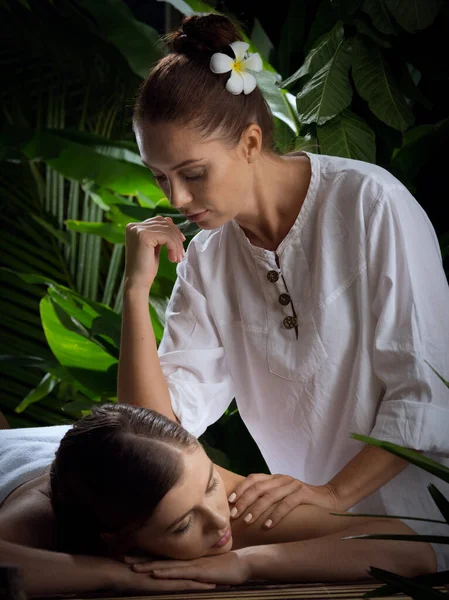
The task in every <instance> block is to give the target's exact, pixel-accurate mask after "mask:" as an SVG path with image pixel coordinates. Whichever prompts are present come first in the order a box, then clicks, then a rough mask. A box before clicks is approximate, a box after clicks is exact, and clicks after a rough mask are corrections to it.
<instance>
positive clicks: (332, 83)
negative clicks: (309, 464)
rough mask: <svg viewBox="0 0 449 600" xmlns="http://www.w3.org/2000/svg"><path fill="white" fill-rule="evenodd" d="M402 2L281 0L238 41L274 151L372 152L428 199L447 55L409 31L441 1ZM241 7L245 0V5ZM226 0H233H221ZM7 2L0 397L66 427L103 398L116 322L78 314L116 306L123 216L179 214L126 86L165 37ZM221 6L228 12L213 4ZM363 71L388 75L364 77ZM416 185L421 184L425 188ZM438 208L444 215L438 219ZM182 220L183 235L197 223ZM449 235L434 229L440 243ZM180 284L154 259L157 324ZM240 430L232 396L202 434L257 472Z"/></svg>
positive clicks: (26, 417) (16, 411)
mask: <svg viewBox="0 0 449 600" xmlns="http://www.w3.org/2000/svg"><path fill="white" fill-rule="evenodd" d="M408 1H409V0H379V2H378V1H377V0H375V1H374V0H332V1H331V0H307V2H306V1H305V2H302V3H297V2H295V0H292V1H291V2H290V8H289V11H288V13H287V15H286V19H285V22H284V23H283V25H282V35H281V39H280V41H279V43H278V44H274V43H273V42H272V41H271V40H270V38H269V36H268V35H267V33H266V32H265V30H264V27H263V20H264V19H263V18H262V15H261V18H260V19H259V18H256V19H254V23H253V27H247V35H246V36H245V39H247V40H248V41H249V42H250V43H251V50H252V51H259V52H260V53H261V55H262V57H263V59H264V72H263V73H262V74H261V75H260V76H259V78H258V83H259V86H260V88H261V89H262V91H263V93H264V95H265V98H266V99H267V102H268V103H269V105H270V107H271V109H272V111H273V115H274V120H275V128H276V144H277V147H278V148H279V149H280V150H282V151H288V150H292V149H294V148H295V147H296V148H297V149H301V148H303V149H307V150H310V151H312V152H322V153H328V154H336V155H339V156H345V157H350V158H359V159H363V160H368V161H372V162H377V163H378V164H380V165H382V166H385V167H387V168H388V169H390V170H391V171H393V172H394V173H395V174H397V175H398V177H399V178H400V179H401V180H402V181H403V182H404V183H405V184H406V185H408V187H409V188H410V189H412V191H416V193H417V196H418V199H420V200H421V202H422V203H423V205H424V206H425V204H426V197H427V190H428V189H429V186H431V185H432V182H433V181H434V180H435V168H434V164H433V163H432V160H435V155H437V158H436V160H440V161H441V160H442V159H441V158H438V157H440V154H441V153H442V149H444V147H445V146H444V144H446V145H447V141H445V140H446V139H447V138H448V137H449V136H447V130H448V127H449V120H448V119H447V118H446V117H447V107H446V105H445V104H444V103H442V102H441V99H439V94H440V89H442V87H443V85H444V81H445V77H446V75H445V73H446V71H445V68H446V67H445V62H444V61H442V60H440V62H439V63H437V65H436V66H435V64H436V59H437V58H438V56H433V57H432V58H431V60H426V59H425V58H424V57H423V56H422V53H420V52H417V50H416V48H417V46H419V43H417V41H416V40H418V39H419V40H423V39H425V40H427V43H428V44H429V43H430V42H429V39H431V40H436V41H437V42H438V40H443V39H445V38H446V33H445V32H446V30H445V27H447V25H445V23H446V21H448V22H449V20H445V19H444V16H445V15H447V11H448V7H447V6H446V5H444V4H443V3H441V2H440V1H439V0H431V1H430V2H427V0H413V2H414V5H415V9H416V10H415V12H414V15H417V17H413V18H412V15H411V13H410V14H408V13H407V14H406V12H407V11H405V12H404V6H405V3H406V2H408ZM100 4H101V6H100ZM170 4H171V5H172V6H173V7H175V8H176V9H177V10H179V11H180V12H182V13H184V14H189V13H192V12H195V11H201V12H207V11H212V10H214V8H212V7H211V6H209V4H205V3H202V2H199V1H198V0H188V1H184V0H183V1H182V2H181V1H179V0H172V1H171V2H170ZM237 4H238V6H237ZM237 4H236V7H235V9H236V10H239V6H240V5H243V4H244V3H237ZM227 5H228V6H229V7H231V8H232V5H233V2H232V0H228V3H227ZM300 5H301V6H300ZM5 6H7V7H8V8H9V10H6V9H5V8H0V10H3V13H4V17H5V18H4V19H2V20H0V21H1V25H0V32H1V33H2V37H3V39H4V40H6V45H5V47H6V50H5V55H4V56H5V59H4V63H3V64H4V65H5V69H4V80H5V82H6V84H7V88H8V92H7V93H6V94H5V95H4V96H3V97H2V101H1V106H2V116H3V124H2V125H3V126H2V130H1V133H0V148H1V162H0V189H1V191H2V208H3V209H4V214H5V220H4V226H3V230H2V235H3V238H4V241H5V252H4V257H3V267H4V269H3V270H2V271H1V272H0V275H1V277H2V279H3V282H4V286H3V287H4V289H7V294H6V297H5V300H4V303H3V306H4V309H3V319H2V320H3V327H4V329H5V333H4V335H3V338H2V348H1V354H2V355H3V359H2V362H1V363H0V368H1V369H2V374H3V376H4V386H3V391H2V392H1V393H2V395H1V396H0V409H1V410H3V411H4V412H5V413H6V414H7V416H8V419H9V420H10V421H11V423H12V425H13V426H20V425H31V424H44V423H61V422H67V421H70V420H72V419H73V418H76V417H78V416H80V415H81V414H83V412H85V411H86V410H89V407H90V406H91V405H92V402H101V401H111V400H114V398H115V390H114V387H115V368H116V358H117V348H118V346H117V335H116V333H117V330H118V329H119V328H118V327H117V326H116V327H115V337H114V336H113V337H111V336H108V334H107V333H106V331H104V330H103V329H101V327H104V326H105V319H103V321H101V319H100V315H99V314H98V315H97V316H96V317H95V318H96V319H97V320H95V319H94V321H92V322H91V320H89V319H91V317H92V314H91V311H92V310H94V311H100V309H101V310H102V311H107V310H108V308H109V310H112V312H114V313H115V314H116V316H117V318H119V314H120V311H121V290H122V287H121V282H122V271H123V259H124V248H123V241H124V228H125V225H126V223H128V222H130V221H136V220H142V219H145V218H149V217H150V216H152V215H154V214H155V212H158V211H159V212H161V211H162V212H164V213H167V214H171V215H173V216H174V214H173V211H172V210H171V209H170V207H169V205H168V204H167V202H166V201H165V200H164V199H163V198H162V194H161V192H160V190H159V188H158V187H157V186H156V185H155V182H154V181H153V179H152V177H151V174H150V173H149V172H148V170H146V169H144V168H143V166H142V164H141V162H140V157H139V155H138V151H137V148H136V145H135V143H134V140H133V139H132V132H131V128H130V112H131V111H130V106H131V105H132V99H133V95H134V93H135V90H136V89H137V87H138V85H139V84H140V82H141V81H142V78H143V77H144V76H145V74H146V71H147V68H148V67H149V66H150V64H151V62H152V61H154V60H156V59H157V58H158V57H159V56H161V54H162V53H163V52H164V48H163V47H162V46H161V45H160V44H159V41H158V36H157V33H156V31H155V29H153V28H152V27H150V26H149V25H147V24H144V23H142V22H140V21H138V20H137V19H136V18H135V17H134V16H133V14H132V13H131V11H130V10H129V8H127V5H126V4H125V2H124V1H123V0H107V1H105V2H102V3H98V2H96V1H95V0H61V1H60V2H58V3H57V4H56V3H53V2H50V1H49V0H29V2H24V1H19V0H4V1H3V3H2V7H5ZM155 6H157V7H159V6H161V7H162V6H163V5H162V3H161V4H160V5H159V3H156V4H155ZM220 9H221V10H224V11H226V10H227V8H226V5H225V3H223V2H221V3H220ZM262 9H263V7H262V3H261V4H260V7H259V6H258V7H257V10H261V11H262ZM237 16H238V15H237ZM440 17H443V18H440ZM265 22H266V21H265ZM301 32H302V33H301ZM426 32H428V33H426ZM118 33H119V34H118ZM423 36H427V37H425V38H423ZM17 38H20V39H23V40H24V43H23V44H22V45H18V44H17V41H16V40H17ZM435 54H437V53H436V52H435ZM17 65H20V68H19V71H18V70H17ZM297 67H299V69H298V68H297ZM368 70H371V71H373V72H376V73H377V74H379V75H382V77H376V78H374V79H372V80H367V79H366V77H365V75H366V73H367V72H368ZM292 72H293V75H291V73H292ZM429 82H430V83H429ZM431 116H432V119H431V118H430V117H431ZM413 119H414V120H415V123H416V126H412V121H413ZM437 147H438V152H437V151H436V150H435V148H437ZM420 189H423V190H425V192H426V194H425V195H424V193H422V194H421V197H420ZM440 205H441V203H436V202H435V203H434V204H433V205H432V206H434V207H437V209H436V210H440V208H439V207H440ZM438 214H439V213H433V216H434V217H435V215H436V217H435V218H434V221H435V223H436V224H437V225H438V227H440V224H441V223H443V224H444V223H445V221H444V219H443V218H439V216H438ZM431 216H432V214H431ZM178 219H179V217H178ZM178 223H179V225H180V226H181V227H183V228H185V231H184V232H185V233H186V235H187V234H188V235H187V237H188V238H190V237H191V236H192V235H193V234H194V232H195V231H194V229H192V228H190V229H189V228H188V226H187V224H186V223H182V222H181V220H180V219H179V220H178ZM189 227H190V226H189ZM446 229H447V228H446ZM443 233H444V232H443ZM447 247H448V244H447V236H446V237H442V250H443V252H445V251H446V252H447ZM17 273H18V274H20V275H19V276H18V275H17ZM24 274H25V275H24ZM31 275H32V276H31ZM174 281H175V268H174V266H173V265H172V264H171V263H169V262H168V260H166V257H165V255H163V261H162V264H161V268H160V271H159V274H158V277H157V280H156V283H155V286H154V289H153V293H152V300H151V305H150V306H149V310H150V313H151V317H152V319H153V324H154V326H155V329H156V335H157V336H158V337H160V336H161V334H162V330H163V324H164V321H163V319H164V309H165V306H166V303H167V299H168V297H169V296H170V293H171V289H172V287H173V284H174ZM63 300H64V302H63ZM89 303H94V305H92V304H89ZM63 304H64V306H62V305H63ZM109 314H110V313H109V312H108V315H109ZM67 315H68V316H67ZM111 318H112V317H111ZM50 321H51V323H52V325H51V327H50V325H48V323H49V322H50ZM99 327H100V329H98V328H99ZM44 331H45V335H44ZM74 336H78V337H74ZM65 337H66V338H67V340H68V339H69V338H70V339H73V340H77V341H79V343H80V344H82V347H83V348H84V349H85V352H87V355H86V357H88V360H86V361H85V362H84V363H83V365H84V366H83V365H79V364H78V363H77V360H78V357H76V356H71V353H72V352H73V353H74V354H76V352H77V350H75V349H74V346H73V345H72V347H71V349H69V350H68V349H67V347H63V346H64V345H63V342H64V341H65V340H64V338H65ZM106 342H107V343H106ZM86 366H88V367H89V368H88V369H86V368H85V367H86ZM86 370H87V371H89V370H90V371H91V372H92V373H91V375H92V376H91V377H88V374H87V373H86ZM97 376H98V377H97ZM100 381H102V382H103V384H104V385H102V387H101V389H98V387H97V385H96V384H97V383H99V382H100ZM230 431H233V432H235V435H237V436H238V438H239V440H240V441H241V444H244V443H246V441H243V440H247V441H248V444H249V446H248V451H247V452H246V454H247V456H248V457H250V458H249V459H248V460H247V462H246V463H245V466H241V465H242V462H241V461H242V459H241V456H236V455H235V447H236V445H235V444H234V446H233V447H230V446H229V445H228V443H229V442H228V440H229V435H227V433H229V432H230ZM245 436H246V434H245V433H244V426H243V425H242V423H241V421H240V420H239V416H238V411H237V410H236V409H235V407H234V406H232V407H231V408H230V409H229V411H228V412H227V414H226V415H224V417H223V418H222V419H221V420H220V422H219V423H218V424H217V425H216V426H213V427H211V428H209V430H208V432H207V434H206V440H208V441H209V443H210V445H211V446H214V447H219V448H221V449H222V450H224V451H225V453H226V455H227V456H228V457H229V456H231V455H232V456H233V459H232V460H233V468H237V470H240V471H247V470H248V471H249V470H263V469H266V466H265V465H264V463H263V461H261V458H260V454H259V453H258V452H257V450H256V448H255V446H254V445H251V440H250V439H249V438H248V437H245ZM233 453H234V454H233ZM240 454H243V453H240ZM239 461H240V462H239ZM236 464H239V465H240V466H239V467H236V466H235V465H236Z"/></svg>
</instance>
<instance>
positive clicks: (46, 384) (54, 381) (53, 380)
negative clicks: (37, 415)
mask: <svg viewBox="0 0 449 600" xmlns="http://www.w3.org/2000/svg"><path fill="white" fill-rule="evenodd" d="M60 381H61V380H60V379H59V377H55V376H54V375H52V374H51V373H46V374H45V375H44V376H43V378H42V380H41V382H40V383H39V385H38V386H37V387H36V388H34V390H31V392H29V394H27V395H26V396H25V398H24V399H23V400H22V402H21V403H20V404H19V405H18V406H16V412H17V413H21V412H23V411H24V410H25V409H26V408H28V406H30V404H34V402H39V400H42V398H45V396H48V394H50V393H51V392H52V391H53V390H54V388H55V387H56V386H57V385H58V383H59V382H60Z"/></svg>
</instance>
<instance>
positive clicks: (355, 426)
mask: <svg viewBox="0 0 449 600" xmlns="http://www.w3.org/2000/svg"><path fill="white" fill-rule="evenodd" d="M307 156H308V157H309V159H310V161H311V167H312V177H311V182H310V186H309V190H308V192H307V196H306V198H305V201H304V203H303V206H302V208H301V211H300V212H299V215H298V218H297V219H296V222H295V223H294V225H293V227H292V228H291V230H290V231H289V233H288V234H287V236H286V237H285V239H284V240H283V241H282V242H281V244H280V245H279V247H278V249H277V251H276V253H275V252H272V251H268V250H264V249H262V248H258V247H255V246H253V245H252V244H251V243H250V242H249V240H248V239H247V238H246V236H245V235H244V233H243V231H242V230H241V229H240V227H239V226H238V225H237V224H236V223H235V222H234V221H231V222H230V223H228V224H226V225H224V226H223V227H221V228H219V229H216V230H213V231H202V232H200V233H199V234H198V235H197V236H196V237H195V238H194V239H193V240H192V242H191V243H190V245H189V248H188V252H187V255H186V258H185V259H184V260H183V261H182V262H181V263H180V264H179V265H178V279H177V282H176V284H175V287H174V290H173V294H172V297H171V300H170V302H169V305H168V308H167V323H166V329H165V334H164V338H163V340H162V342H161V344H160V347H159V355H160V360H161V365H162V370H163V372H164V375H165V377H166V379H167V381H168V385H169V388H170V394H171V399H172V405H173V410H174V412H175V414H176V415H177V416H178V418H179V419H180V421H181V423H182V424H183V425H184V427H186V428H187V429H188V430H189V431H191V432H192V433H194V434H195V435H197V436H199V435H200V434H202V433H203V432H204V431H205V429H206V428H207V426H208V425H210V424H211V423H213V422H215V421H216V420H217V419H218V418H219V417H220V416H221V415H222V414H223V413H224V411H225V410H226V408H227V407H228V405H229V404H230V402H231V400H232V399H233V398H234V397H235V398H236V401H237V405H238V408H239V411H240V414H241V416H242V419H243V420H244V422H245V424H246V426H247V427H248V429H249V431H250V433H251V435H252V436H253V438H254V439H255V441H256V443H257V445H258V446H259V448H260V450H261V452H262V454H263V456H264V458H265V460H266V462H267V464H268V467H269V468H270V470H271V472H273V473H284V474H289V475H291V476H293V477H296V478H297V479H300V480H302V481H305V482H307V483H309V484H313V485H319V484H324V483H326V482H327V481H329V480H330V479H331V478H332V477H333V476H334V475H335V474H336V473H338V472H339V471H340V470H341V469H342V468H343V467H344V466H345V465H346V463H347V462H348V461H349V460H350V459H351V458H352V457H354V456H355V455H356V454H357V453H358V452H359V451H360V450H361V448H362V445H361V444H360V443H359V442H357V441H355V440H352V439H350V435H351V433H352V432H357V433H363V434H368V435H371V436H373V437H376V438H379V439H383V440H388V441H391V442H394V443H397V444H400V445H403V446H408V447H411V448H416V449H419V450H422V451H425V452H426V453H428V455H429V456H432V455H435V454H437V455H439V456H438V457H437V459H438V460H440V461H442V460H445V461H446V462H447V463H448V464H449V461H447V459H444V458H443V459H442V458H441V455H442V454H444V455H446V456H449V391H448V389H447V388H446V387H445V386H444V385H443V383H442V382H441V381H440V380H439V379H438V377H437V376H436V375H435V374H434V373H433V372H432V370H431V368H430V367H429V366H428V364H427V362H428V363H430V365H432V366H433V367H434V368H435V369H436V370H437V371H438V372H440V373H441V374H442V375H443V376H446V378H448V377H449V288H448V285H447V281H446V277H445V274H444V271H443V268H442V262H441V255H440V250H439V246H438V241H437V238H436V236H435V232H434V230H433V228H432V225H431V223H430V221H429V220H428V218H427V216H426V214H425V212H424V211H423V209H422V208H421V207H420V206H419V204H418V203H417V202H416V200H415V199H414V198H413V197H412V196H411V194H410V193H409V192H408V191H407V189H406V188H405V187H404V186H403V185H402V184H401V183H400V182H399V181H398V180H397V179H396V178H394V177H393V176H392V175H391V174H389V173H388V172H387V171H385V170H384V169H382V168H380V167H377V166H375V165H372V164H368V163H364V162H360V161H354V160H347V159H342V158H335V157H329V156H320V155H315V154H307ZM276 254H277V256H278V258H279V263H280V269H279V268H278V267H277V265H276V260H275V259H276ZM272 271H275V272H276V273H277V274H278V275H280V274H282V276H283V278H284V280H285V283H286V285H287V287H288V292H289V294H290V296H291V298H292V301H293V305H294V307H295V310H296V313H297V317H298V340H297V339H296V335H295V329H294V328H292V329H287V328H286V327H285V325H284V318H285V317H287V316H290V315H292V308H291V306H290V305H287V306H284V305H282V304H281V303H280V302H279V296H280V294H283V293H286V291H287V290H286V289H285V286H284V283H283V280H282V277H279V279H278V280H277V281H275V282H274V281H270V280H269V278H268V277H267V275H268V273H270V272H272ZM270 278H271V279H276V276H274V277H273V274H272V273H271V275H270ZM426 361H427V362H426ZM430 480H431V479H430V476H429V477H428V476H427V475H426V474H423V473H422V472H421V471H420V470H419V469H417V468H416V467H408V468H407V469H406V470H405V471H404V472H403V473H401V474H400V475H399V476H398V477H396V478H395V479H394V480H393V481H392V482H390V483H389V484H387V485H385V486H384V487H383V488H382V489H381V490H380V491H378V492H376V493H374V494H372V495H371V496H370V497H369V498H368V499H367V500H365V501H364V502H363V503H361V504H359V505H357V506H356V507H355V510H357V511H359V510H364V511H365V510H366V511H369V512H373V511H375V512H381V513H385V512H389V513H390V514H406V515H410V516H433V518H439V517H440V518H441V516H440V515H439V513H438V512H437V510H436V508H434V505H433V502H432V500H431V499H430V496H429V494H428V492H427V490H426V483H427V482H428V481H430ZM437 485H438V487H439V488H440V489H441V490H442V491H447V492H449V485H445V484H442V483H439V482H438V483H437ZM418 513H419V514H418ZM423 513H424V514H423ZM410 525H411V526H413V527H414V528H415V529H416V530H420V531H429V530H430V529H429V527H428V526H427V524H424V525H422V524H421V525H420V524H419V522H417V523H415V524H412V523H411V522H410ZM420 527H421V529H420ZM423 527H424V529H423ZM447 529H449V528H447ZM446 533H449V532H448V531H446ZM443 548H444V547H443V546H440V547H439V549H440V550H442V549H443ZM446 551H447V548H446ZM441 565H442V563H441V561H440V567H441Z"/></svg>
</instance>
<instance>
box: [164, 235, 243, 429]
mask: <svg viewBox="0 0 449 600" xmlns="http://www.w3.org/2000/svg"><path fill="white" fill-rule="evenodd" d="M177 274H178V277H177V280H176V283H175V286H174V288H173V292H172V296H171V298H170V301H169V303H168V307H167V312H166V324H165V330H164V336H163V339H162V341H161V343H160V345H159V350H158V352H159V359H160V363H161V367H162V372H163V374H164V376H165V378H166V380H167V383H168V387H169V391H170V397H171V402H172V408H173V412H174V413H175V415H176V416H177V417H178V419H179V420H180V422H181V424H182V425H183V427H185V428H186V429H187V430H188V431H190V432H191V433H192V434H193V435H195V436H197V437H198V436H200V435H201V434H202V433H204V431H205V430H206V428H207V427H208V425H210V424H212V423H214V422H215V421H216V420H217V419H219V418H220V417H221V415H222V414H223V413H224V412H225V411H226V409H227V407H228V406H229V404H230V403H231V401H232V399H233V397H234V384H233V381H232V377H231V375H230V373H229V370H228V366H227V362H226V356H225V352H224V349H223V346H222V342H221V340H220V336H219V334H218V331H217V329H216V327H215V324H214V322H213V318H212V316H211V313H210V310H209V307H208V302H207V298H206V297H205V293H204V289H203V285H202V281H201V277H200V273H199V268H198V258H197V251H196V249H195V247H194V246H193V244H192V243H191V245H190V247H189V249H188V252H187V255H186V258H185V259H184V260H183V261H182V262H181V263H180V264H179V265H178V269H177Z"/></svg>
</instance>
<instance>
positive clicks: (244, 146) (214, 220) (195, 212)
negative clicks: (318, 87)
mask: <svg viewBox="0 0 449 600" xmlns="http://www.w3.org/2000/svg"><path fill="white" fill-rule="evenodd" d="M252 127H254V128H255V129H257V126H252ZM250 131H251V127H250V128H249V132H250ZM258 131H260V130H258ZM135 133H136V139H137V143H138V146H139V150H140V155H141V157H142V161H143V162H144V163H145V164H146V165H147V166H148V167H149V168H150V169H151V171H152V172H153V174H154V176H155V178H156V181H157V183H158V184H159V186H160V187H161V189H162V191H163V192H164V193H165V195H166V196H167V198H168V199H169V201H170V203H171V204H172V206H173V207H174V208H176V209H177V210H179V212H181V213H182V214H183V215H185V216H186V217H187V218H190V220H191V221H193V222H195V223H198V225H199V227H201V228H202V229H216V228H218V227H220V226H221V225H223V224H225V223H227V222H228V221H230V220H231V219H234V218H235V217H236V216H237V215H238V214H239V213H240V212H242V211H243V210H244V209H245V205H246V204H247V202H248V200H249V198H250V197H251V188H252V182H253V175H252V169H251V161H250V160H248V151H249V153H250V154H251V152H252V153H253V154H254V150H252V149H251V143H253V144H254V143H256V144H257V139H256V140H252V138H251V137H250V136H249V137H248V130H247V132H245V134H244V135H243V136H242V139H241V141H240V143H239V144H238V145H237V146H235V147H232V146H230V145H229V144H226V143H225V142H223V141H222V140H220V139H216V138H207V139H203V138H201V136H200V135H199V134H198V132H197V131H196V130H195V129H193V128H191V127H182V126H180V125H179V124H174V123H160V124H157V125H153V124H149V123H144V124H140V125H136V127H135ZM256 137H257V136H256ZM256 152H257V151H256ZM253 154H251V156H252V155H253Z"/></svg>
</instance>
